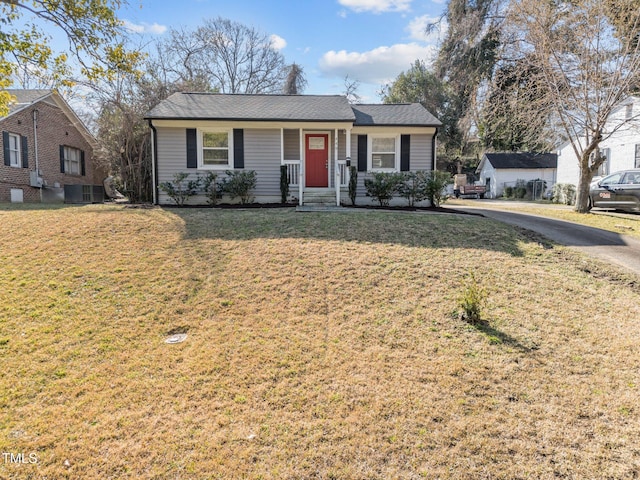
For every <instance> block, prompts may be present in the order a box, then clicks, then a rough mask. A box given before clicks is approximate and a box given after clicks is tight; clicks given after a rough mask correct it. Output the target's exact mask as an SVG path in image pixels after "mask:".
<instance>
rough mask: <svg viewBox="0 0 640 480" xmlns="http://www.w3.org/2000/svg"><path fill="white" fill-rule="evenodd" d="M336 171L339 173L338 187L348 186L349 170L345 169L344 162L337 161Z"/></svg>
mask: <svg viewBox="0 0 640 480" xmlns="http://www.w3.org/2000/svg"><path fill="white" fill-rule="evenodd" d="M338 170H339V172H340V186H341V187H348V186H349V169H348V168H347V161H346V160H338Z"/></svg>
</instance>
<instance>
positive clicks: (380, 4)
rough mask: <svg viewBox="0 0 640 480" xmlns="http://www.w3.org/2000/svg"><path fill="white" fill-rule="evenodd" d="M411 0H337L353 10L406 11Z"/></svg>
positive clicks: (409, 6) (376, 11)
mask: <svg viewBox="0 0 640 480" xmlns="http://www.w3.org/2000/svg"><path fill="white" fill-rule="evenodd" d="M412 1H413V0H338V3H339V4H340V5H342V6H343V7H347V8H350V9H351V10H353V11H354V12H373V13H382V12H406V11H408V10H410V8H411V2H412Z"/></svg>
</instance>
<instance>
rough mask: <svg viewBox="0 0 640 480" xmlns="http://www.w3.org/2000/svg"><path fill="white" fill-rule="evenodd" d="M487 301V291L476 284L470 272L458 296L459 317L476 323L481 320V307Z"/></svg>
mask: <svg viewBox="0 0 640 480" xmlns="http://www.w3.org/2000/svg"><path fill="white" fill-rule="evenodd" d="M486 301H487V292H486V290H485V289H484V288H482V287H481V286H480V285H478V282H477V280H476V277H475V275H474V274H473V273H470V274H469V276H468V278H467V282H466V284H465V286H464V290H463V291H462V295H461V296H460V304H459V305H460V307H461V308H462V312H461V313H460V318H461V319H462V320H464V321H466V322H469V323H472V324H476V323H480V322H481V321H482V309H483V308H484V306H485V304H486Z"/></svg>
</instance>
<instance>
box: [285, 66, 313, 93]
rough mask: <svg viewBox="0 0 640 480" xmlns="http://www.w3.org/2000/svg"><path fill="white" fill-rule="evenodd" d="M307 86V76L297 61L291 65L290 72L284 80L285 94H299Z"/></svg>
mask: <svg viewBox="0 0 640 480" xmlns="http://www.w3.org/2000/svg"><path fill="white" fill-rule="evenodd" d="M306 87H307V78H306V77H305V74H304V71H303V70H302V67H301V66H300V65H298V64H297V63H292V64H291V65H289V73H288V74H287V78H286V79H285V81H284V89H283V92H284V94H285V95H298V94H300V93H302V92H303V91H304V89H305V88H306Z"/></svg>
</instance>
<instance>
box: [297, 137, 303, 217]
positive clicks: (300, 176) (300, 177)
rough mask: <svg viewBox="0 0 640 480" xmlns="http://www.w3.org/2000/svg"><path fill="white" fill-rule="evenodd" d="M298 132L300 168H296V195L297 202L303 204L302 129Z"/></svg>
mask: <svg viewBox="0 0 640 480" xmlns="http://www.w3.org/2000/svg"><path fill="white" fill-rule="evenodd" d="M299 132H300V168H299V169H298V171H299V174H298V175H299V178H298V197H300V199H299V200H298V202H299V203H300V205H301V206H302V205H303V203H304V202H303V199H302V195H303V190H304V188H303V183H304V134H303V132H302V129H301V128H300V129H299Z"/></svg>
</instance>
